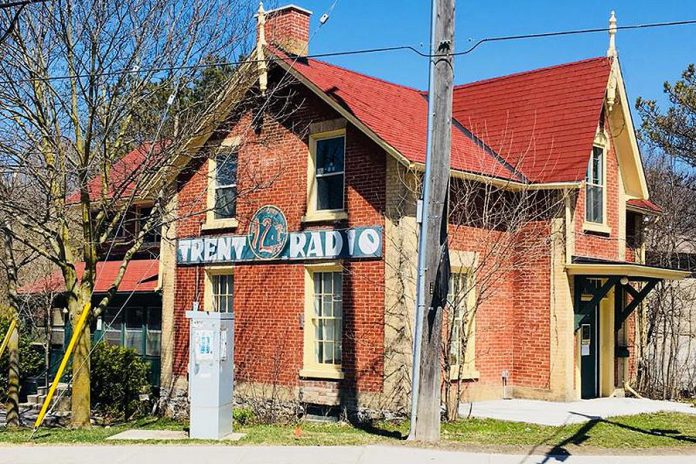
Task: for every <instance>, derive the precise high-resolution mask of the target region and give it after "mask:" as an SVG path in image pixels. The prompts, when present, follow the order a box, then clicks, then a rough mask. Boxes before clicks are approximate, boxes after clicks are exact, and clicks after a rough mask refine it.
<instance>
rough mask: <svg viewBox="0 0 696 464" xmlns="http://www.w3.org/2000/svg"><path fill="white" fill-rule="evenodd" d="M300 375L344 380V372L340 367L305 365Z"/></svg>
mask: <svg viewBox="0 0 696 464" xmlns="http://www.w3.org/2000/svg"><path fill="white" fill-rule="evenodd" d="M300 377H305V378H311V379H335V380H342V379H343V378H344V374H343V371H342V370H341V368H340V367H335V368H333V367H326V368H324V367H310V368H306V367H303V368H302V369H300Z"/></svg>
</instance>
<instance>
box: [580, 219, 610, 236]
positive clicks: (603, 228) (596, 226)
mask: <svg viewBox="0 0 696 464" xmlns="http://www.w3.org/2000/svg"><path fill="white" fill-rule="evenodd" d="M582 230H584V231H585V232H598V233H600V234H607V235H609V234H611V227H609V226H608V225H606V224H600V223H598V222H589V221H585V222H584V224H583V225H582Z"/></svg>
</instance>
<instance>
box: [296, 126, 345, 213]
mask: <svg viewBox="0 0 696 464" xmlns="http://www.w3.org/2000/svg"><path fill="white" fill-rule="evenodd" d="M339 137H342V138H343V171H342V172H340V173H331V174H329V175H339V174H341V175H342V176H343V188H342V192H343V202H342V203H343V207H342V208H339V209H322V210H320V209H318V208H317V202H318V190H319V189H318V182H317V173H316V166H317V142H319V141H321V140H328V139H335V138H339ZM347 143H348V139H347V138H346V130H345V128H342V129H336V130H331V131H325V132H319V133H316V134H311V135H310V136H309V158H308V161H307V213H306V215H305V216H304V217H303V218H302V221H303V222H319V221H337V220H342V219H346V218H347V217H348V214H347V213H346V200H347V199H346V148H347Z"/></svg>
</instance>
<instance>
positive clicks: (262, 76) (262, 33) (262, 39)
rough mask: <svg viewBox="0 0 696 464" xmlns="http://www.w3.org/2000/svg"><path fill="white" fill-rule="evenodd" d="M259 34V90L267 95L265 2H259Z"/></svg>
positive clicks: (257, 49)
mask: <svg viewBox="0 0 696 464" xmlns="http://www.w3.org/2000/svg"><path fill="white" fill-rule="evenodd" d="M256 16H257V19H258V34H257V37H256V67H257V70H258V73H259V90H260V91H261V95H266V88H267V87H268V67H267V66H266V59H265V57H264V54H263V47H264V46H266V30H265V29H266V14H265V12H264V11H263V2H259V13H258V15H256Z"/></svg>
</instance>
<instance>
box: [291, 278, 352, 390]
mask: <svg viewBox="0 0 696 464" xmlns="http://www.w3.org/2000/svg"><path fill="white" fill-rule="evenodd" d="M305 290H306V295H305V298H306V299H307V301H306V310H305V325H304V330H305V356H304V364H305V365H304V368H303V369H302V372H301V373H300V375H302V376H305V377H319V378H322V377H326V378H343V373H342V370H341V359H342V354H343V273H342V271H341V268H340V267H339V266H333V265H331V266H327V265H324V266H322V265H318V266H316V267H310V268H309V269H308V270H307V280H306V287H305Z"/></svg>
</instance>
